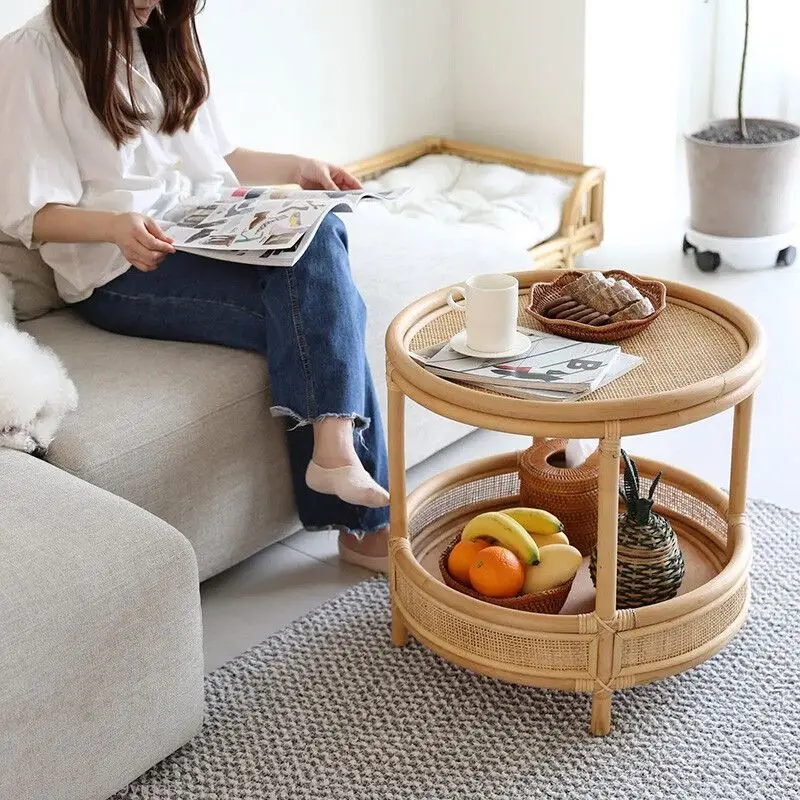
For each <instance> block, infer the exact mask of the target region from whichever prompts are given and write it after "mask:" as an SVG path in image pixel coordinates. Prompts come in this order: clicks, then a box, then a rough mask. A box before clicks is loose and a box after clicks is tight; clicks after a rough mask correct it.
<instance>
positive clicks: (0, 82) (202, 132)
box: [0, 9, 237, 303]
mask: <svg viewBox="0 0 800 800" xmlns="http://www.w3.org/2000/svg"><path fill="white" fill-rule="evenodd" d="M138 41H139V37H138V36H134V42H135V52H134V57H133V58H132V60H131V64H132V66H133V68H134V72H133V76H134V92H135V94H136V99H137V102H138V104H139V105H140V106H141V107H143V108H145V109H146V110H147V111H149V112H151V117H152V118H153V119H154V120H156V121H155V122H153V123H151V124H149V125H148V126H147V127H145V128H142V130H141V131H140V132H139V134H138V135H137V136H136V137H135V138H134V139H132V140H129V141H127V142H125V143H124V144H123V145H122V146H121V147H120V148H117V146H116V145H115V144H114V142H113V140H112V139H111V137H110V136H109V135H108V133H107V132H106V130H105V128H103V127H102V125H101V124H100V122H99V120H98V119H97V118H96V117H95V115H94V114H93V113H92V110H91V109H90V108H89V104H88V102H87V100H86V93H85V91H84V88H83V83H82V82H81V76H80V72H79V69H78V66H77V64H76V62H75V59H74V58H73V57H72V56H71V55H70V53H69V51H68V50H67V49H66V47H65V46H64V44H63V43H62V41H61V39H60V37H59V36H58V34H57V32H56V30H55V27H54V25H53V22H52V19H51V18H50V13H49V10H47V9H45V11H43V12H42V13H41V14H39V15H38V16H37V17H34V18H33V19H32V20H31V21H30V22H28V23H27V24H26V25H25V26H24V27H22V28H20V29H19V30H18V31H15V32H14V33H11V34H9V35H8V36H6V37H5V38H4V39H2V40H0V119H2V120H3V122H2V127H0V176H2V179H1V180H0V187H2V188H0V231H2V232H3V233H5V234H7V235H8V236H11V237H12V238H14V239H17V240H19V241H20V242H22V243H23V244H24V245H25V246H26V247H29V248H35V247H38V244H37V243H36V242H35V241H33V218H34V216H35V215H36V213H37V212H38V211H39V210H40V209H41V208H42V207H43V206H45V205H47V204H48V203H60V204H63V205H69V206H77V207H80V208H87V209H92V210H105V211H122V212H124V211H136V212H139V213H143V214H151V215H155V216H157V215H158V214H160V213H163V212H164V211H166V210H167V209H169V208H171V207H173V206H174V205H176V204H177V203H179V202H184V201H186V200H188V199H189V198H197V199H198V200H200V201H202V200H207V199H209V198H210V197H212V196H214V195H215V194H217V193H219V191H220V190H221V189H222V188H223V187H226V186H236V185H237V181H236V177H235V176H234V174H233V172H232V171H231V169H230V167H229V166H228V164H227V163H226V161H225V159H224V156H226V155H227V154H229V153H230V152H232V151H233V150H234V147H233V145H232V144H231V143H230V141H229V140H228V139H227V138H226V136H225V134H224V132H223V129H222V126H221V125H220V122H219V119H218V117H217V114H216V111H215V108H214V104H213V102H212V101H211V100H210V99H209V101H208V102H206V103H205V104H204V105H203V106H202V107H201V108H200V110H199V112H198V114H197V117H196V119H195V121H194V123H193V125H192V127H191V129H190V130H189V131H188V132H187V131H183V130H180V131H178V132H177V133H175V134H173V135H171V136H169V135H166V134H163V133H159V132H158V130H157V128H158V124H159V123H158V121H159V120H160V119H161V117H162V114H163V100H162V97H161V93H160V91H159V90H158V87H157V86H156V84H155V83H154V82H153V80H152V78H151V75H150V71H149V69H148V67H147V62H146V60H145V58H144V54H143V53H142V52H141V48H140V47H138ZM118 82H119V85H120V86H121V87H123V89H125V87H127V81H126V79H125V69H124V63H123V62H122V59H120V74H119V77H118ZM41 255H42V258H43V259H44V261H45V262H47V263H48V264H49V265H50V266H51V267H52V268H53V270H54V272H55V276H56V286H57V287H58V291H59V294H60V295H61V297H62V298H63V299H64V300H65V301H66V302H68V303H73V302H77V301H79V300H83V299H84V298H86V297H88V296H89V295H90V294H91V293H92V291H93V290H94V289H96V288H97V287H98V286H102V285H103V284H105V283H108V281H110V280H112V279H113V278H115V277H117V276H118V275H121V274H122V273H123V272H125V271H126V270H127V269H129V268H130V266H129V264H128V263H127V262H126V261H125V259H124V258H123V256H122V253H121V252H120V251H119V249H118V248H117V247H116V245H113V244H44V245H42V246H41Z"/></svg>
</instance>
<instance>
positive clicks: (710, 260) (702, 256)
mask: <svg viewBox="0 0 800 800" xmlns="http://www.w3.org/2000/svg"><path fill="white" fill-rule="evenodd" d="M694 260H695V263H696V264H697V268H698V269H699V270H700V271H701V272H716V271H717V270H718V269H719V265H720V264H721V263H722V259H721V258H720V257H719V253H714V252H712V251H711V250H703V251H702V252H701V251H699V250H698V251H697V252H695V255H694Z"/></svg>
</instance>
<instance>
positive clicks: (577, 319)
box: [572, 308, 598, 325]
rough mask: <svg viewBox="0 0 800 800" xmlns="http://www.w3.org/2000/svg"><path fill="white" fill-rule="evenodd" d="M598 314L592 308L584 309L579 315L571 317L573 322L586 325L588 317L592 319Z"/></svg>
mask: <svg viewBox="0 0 800 800" xmlns="http://www.w3.org/2000/svg"><path fill="white" fill-rule="evenodd" d="M597 314H598V312H597V311H595V310H594V309H593V308H590V309H588V310H586V311H584V312H583V313H582V314H581V315H580V316H579V317H573V318H572V320H573V322H580V323H581V324H582V325H588V324H589V320H590V319H594V318H595V316H596V315H597Z"/></svg>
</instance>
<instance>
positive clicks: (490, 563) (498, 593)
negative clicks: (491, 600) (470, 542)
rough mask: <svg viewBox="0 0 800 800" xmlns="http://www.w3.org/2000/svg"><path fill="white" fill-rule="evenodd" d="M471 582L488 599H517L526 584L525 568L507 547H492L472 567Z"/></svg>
mask: <svg viewBox="0 0 800 800" xmlns="http://www.w3.org/2000/svg"><path fill="white" fill-rule="evenodd" d="M469 582H470V583H471V584H472V588H473V589H474V590H475V591H476V592H480V593H481V594H485V595H486V596H487V597H515V596H516V595H518V594H519V593H520V591H521V589H522V587H523V585H524V584H525V568H524V567H523V566H522V562H521V561H520V560H519V559H518V558H517V556H516V555H515V554H514V553H512V552H511V550H509V549H508V548H507V547H499V546H497V545H492V546H491V547H487V548H485V549H483V550H481V552H480V553H479V555H478V559H477V560H476V561H475V562H474V563H473V565H472V566H471V567H470V569H469Z"/></svg>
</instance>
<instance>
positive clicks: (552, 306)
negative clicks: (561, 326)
mask: <svg viewBox="0 0 800 800" xmlns="http://www.w3.org/2000/svg"><path fill="white" fill-rule="evenodd" d="M578 305H579V303H578V301H577V300H573V299H572V298H571V297H562V298H560V299H559V301H558V303H549V304H548V306H547V307H546V308H545V309H543V310H542V315H543V316H545V317H555V316H557V315H558V314H560V313H561V312H562V311H566V310H567V309H569V308H575V307H577V306H578Z"/></svg>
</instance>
